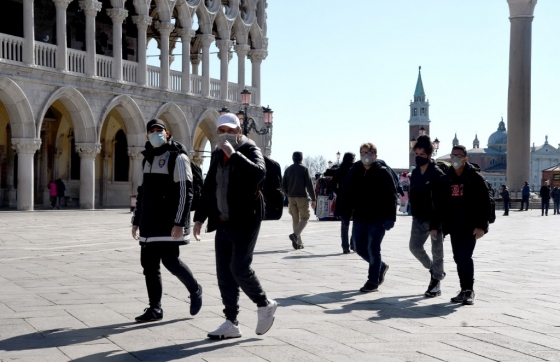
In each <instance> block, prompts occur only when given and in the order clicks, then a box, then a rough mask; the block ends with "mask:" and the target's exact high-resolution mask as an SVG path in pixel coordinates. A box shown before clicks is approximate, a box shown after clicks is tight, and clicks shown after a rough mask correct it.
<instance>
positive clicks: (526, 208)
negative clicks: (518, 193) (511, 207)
mask: <svg viewBox="0 0 560 362" xmlns="http://www.w3.org/2000/svg"><path fill="white" fill-rule="evenodd" d="M523 204H525V211H527V210H529V196H523V197H522V198H521V207H520V208H519V211H522V210H523Z"/></svg>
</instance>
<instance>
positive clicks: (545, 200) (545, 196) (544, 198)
mask: <svg viewBox="0 0 560 362" xmlns="http://www.w3.org/2000/svg"><path fill="white" fill-rule="evenodd" d="M540 194H541V216H544V215H546V216H548V208H549V206H550V186H548V180H544V182H543V185H542V186H541V190H540Z"/></svg>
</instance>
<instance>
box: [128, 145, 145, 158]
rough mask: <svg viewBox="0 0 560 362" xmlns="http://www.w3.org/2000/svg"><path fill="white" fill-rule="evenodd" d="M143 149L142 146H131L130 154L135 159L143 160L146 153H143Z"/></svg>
mask: <svg viewBox="0 0 560 362" xmlns="http://www.w3.org/2000/svg"><path fill="white" fill-rule="evenodd" d="M142 151H144V148H142V147H129V148H128V155H129V156H130V158H132V159H133V160H142V159H143V158H144V155H143V154H142V153H141V152H142Z"/></svg>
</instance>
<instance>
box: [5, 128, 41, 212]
mask: <svg viewBox="0 0 560 362" xmlns="http://www.w3.org/2000/svg"><path fill="white" fill-rule="evenodd" d="M12 147H13V149H14V150H16V152H17V154H18V185H17V209H18V210H24V211H33V206H34V202H33V195H34V189H33V179H34V175H33V156H34V155H35V152H36V151H37V150H38V149H39V147H41V140H39V139H34V138H12Z"/></svg>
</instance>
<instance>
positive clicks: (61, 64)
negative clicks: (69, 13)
mask: <svg viewBox="0 0 560 362" xmlns="http://www.w3.org/2000/svg"><path fill="white" fill-rule="evenodd" d="M70 1H71V0H53V2H54V5H55V6H56V45H57V49H56V69H59V70H62V71H67V70H68V54H67V45H66V8H68V4H69V3H70Z"/></svg>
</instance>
